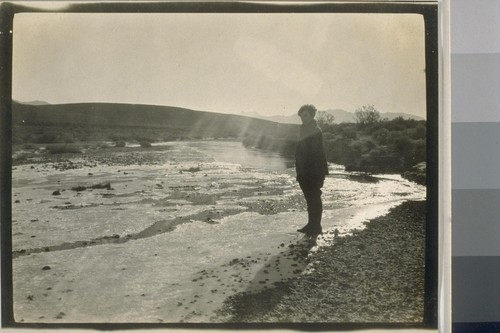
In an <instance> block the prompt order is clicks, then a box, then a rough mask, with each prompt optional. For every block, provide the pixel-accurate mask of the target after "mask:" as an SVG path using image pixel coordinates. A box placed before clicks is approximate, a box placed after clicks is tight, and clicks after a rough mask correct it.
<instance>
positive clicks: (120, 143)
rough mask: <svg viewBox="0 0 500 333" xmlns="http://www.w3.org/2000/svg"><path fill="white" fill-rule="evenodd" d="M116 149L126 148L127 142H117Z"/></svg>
mask: <svg viewBox="0 0 500 333" xmlns="http://www.w3.org/2000/svg"><path fill="white" fill-rule="evenodd" d="M115 147H119V148H123V147H125V141H118V142H115Z"/></svg>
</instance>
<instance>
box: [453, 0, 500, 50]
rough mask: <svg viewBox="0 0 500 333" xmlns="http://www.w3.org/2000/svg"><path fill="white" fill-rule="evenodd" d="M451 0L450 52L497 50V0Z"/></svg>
mask: <svg viewBox="0 0 500 333" xmlns="http://www.w3.org/2000/svg"><path fill="white" fill-rule="evenodd" d="M450 2H451V4H450V5H451V20H450V28H451V52H452V53H494V52H500V39H499V38H497V37H496V36H498V31H500V20H498V17H500V2H499V1H497V0H480V1H478V0H476V1H470V0H453V1H450Z"/></svg>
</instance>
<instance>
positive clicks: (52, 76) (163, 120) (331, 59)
mask: <svg viewBox="0 0 500 333" xmlns="http://www.w3.org/2000/svg"><path fill="white" fill-rule="evenodd" d="M135 5H136V7H132V8H135V10H129V7H120V6H119V5H116V6H115V7H109V8H111V9H109V8H108V7H99V6H94V7H92V6H91V7H90V10H86V9H85V8H87V7H85V6H86V5H85V4H80V5H72V6H70V5H68V6H67V7H65V8H59V7H61V6H59V7H58V8H57V10H37V11H30V10H25V11H19V12H18V13H16V14H15V15H14V16H13V25H12V31H11V33H12V82H11V90H12V103H11V117H12V126H11V129H12V142H11V147H12V154H11V155H12V173H11V177H12V178H11V179H12V189H11V221H10V222H11V225H10V227H11V229H10V230H11V235H9V237H10V239H11V244H12V248H11V251H12V252H11V253H12V257H11V261H12V272H11V279H12V313H13V320H14V323H16V324H40V323H41V324H54V325H61V326H65V325H67V324H82V325H86V324H103V323H118V324H137V323H142V324H144V323H146V324H147V323H151V324H167V325H168V324H181V325H182V324H185V323H207V324H220V323H222V324H225V323H274V324H276V323H277V324H279V323H306V324H307V323H312V324H314V323H328V324H332V325H333V326H334V325H335V324H346V323H347V324H375V325H377V324H394V325H399V324H401V325H415V326H419V325H425V324H429V323H431V325H432V323H434V324H435V322H434V319H435V314H434V312H433V311H434V310H435V309H436V305H437V300H436V298H435V286H436V284H437V282H436V281H437V275H436V276H434V275H433V274H434V273H435V270H434V268H433V267H430V265H434V264H435V262H436V260H437V253H435V252H434V250H435V249H436V247H435V244H434V243H433V241H432V239H434V238H435V235H434V232H435V231H436V230H437V229H434V228H432V229H430V228H429V227H428V226H429V225H430V224H433V223H437V221H436V220H435V218H436V217H435V212H434V211H433V210H432V209H429V207H431V206H432V207H434V205H433V203H432V202H433V201H434V200H436V197H435V196H434V197H433V198H429V195H430V192H432V191H431V188H430V187H429V184H431V185H432V183H430V181H432V179H429V170H430V169H432V168H435V167H436V163H437V161H436V160H434V159H432V158H430V157H432V156H433V155H432V154H429V149H433V148H430V145H431V146H432V145H434V144H435V145H437V142H433V141H432V140H433V138H435V137H436V133H435V132H434V131H435V126H434V125H432V124H434V123H435V122H436V119H437V116H438V115H437V112H438V110H437V108H434V109H430V106H432V105H434V104H435V103H434V102H433V101H430V98H432V99H433V100H434V99H436V98H437V93H435V91H434V90H435V88H436V87H437V81H435V80H434V79H435V78H437V73H430V72H429V71H431V70H432V71H436V69H437V68H436V67H434V68H430V67H429V64H430V63H431V64H432V63H435V58H432V57H435V56H436V54H433V53H432V52H429V45H434V44H433V43H434V41H432V40H431V41H429V38H435V37H436V32H435V31H433V33H432V34H429V29H431V30H432V29H437V28H436V27H434V26H432V25H430V24H429V17H428V13H429V12H430V11H432V10H435V9H436V4H435V3H432V2H429V3H425V4H420V5H418V6H416V5H412V4H408V6H404V5H394V6H392V5H390V4H387V3H385V4H384V5H380V6H377V4H371V5H370V6H365V7H363V6H356V4H354V3H353V4H351V5H349V6H345V5H344V6H342V7H336V6H335V3H332V4H329V5H327V6H323V7H321V6H320V7H315V6H314V5H303V6H299V5H296V6H295V7H294V6H293V5H281V6H280V5H277V4H273V3H268V4H266V5H252V6H248V7H246V6H230V5H228V4H225V5H221V6H218V4H216V3H215V4H214V3H212V4H211V5H209V4H205V5H203V4H198V7H194V8H195V9H193V7H190V6H188V5H187V4H186V5H185V6H186V7H182V5H179V6H181V7H182V8H181V9H179V7H176V6H175V5H172V4H171V5H170V6H168V5H165V6H164V7H161V8H163V10H157V9H158V8H157V7H154V9H155V10H150V9H151V8H150V7H148V6H143V7H141V5H139V4H135ZM103 8H104V10H103ZM106 8H107V9H106ZM124 8H125V10H124ZM339 8H340V9H339ZM87 9H88V8H87ZM429 57H431V60H429V59H430V58H429ZM430 92H431V93H430ZM433 103H434V104H433ZM430 118H432V119H430ZM431 178H432V177H431ZM431 199H432V200H431ZM2 223H5V221H4V220H2ZM436 228H437V227H436ZM429 263H430V264H429ZM333 326H332V327H333Z"/></svg>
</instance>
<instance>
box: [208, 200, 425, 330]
mask: <svg viewBox="0 0 500 333" xmlns="http://www.w3.org/2000/svg"><path fill="white" fill-rule="evenodd" d="M425 207H426V204H425V201H413V202H405V203H403V204H401V205H399V206H397V207H395V208H393V209H391V211H390V213H389V214H387V215H385V216H382V217H378V218H375V219H373V220H371V221H369V222H368V223H367V225H366V228H365V229H363V230H362V231H358V232H354V233H353V234H352V235H348V236H345V237H339V238H336V239H335V241H334V242H333V244H331V245H329V246H323V247H320V248H319V249H318V251H316V252H314V253H312V254H310V255H309V257H308V259H307V260H308V261H309V263H310V264H309V265H308V267H307V268H306V270H305V271H304V272H303V273H302V274H300V275H299V276H296V277H293V278H291V279H289V280H287V281H283V282H280V283H279V284H277V285H276V286H275V287H274V288H272V289H266V290H262V291H260V292H257V293H252V292H251V291H248V292H243V293H238V294H236V295H233V296H231V297H230V298H228V300H227V301H226V302H225V304H224V306H223V308H222V309H221V310H220V311H219V313H218V314H219V316H220V318H221V319H222V318H224V320H227V321H230V322H317V323H324V322H336V323H353V322H354V323H355V322H359V323H391V322H400V323H419V322H421V321H422V319H423V317H422V316H423V304H424V270H425V267H424V247H425V211H426V208H425Z"/></svg>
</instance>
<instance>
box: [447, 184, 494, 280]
mask: <svg viewBox="0 0 500 333" xmlns="http://www.w3.org/2000/svg"><path fill="white" fill-rule="evenodd" d="M452 195H453V200H452V216H453V225H452V248H453V255H454V256H492V255H496V256H500V242H499V238H498V235H500V223H498V222H499V219H500V189H499V190H453V192H452ZM499 280H500V279H499Z"/></svg>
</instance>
